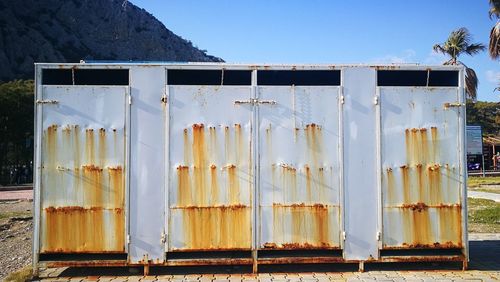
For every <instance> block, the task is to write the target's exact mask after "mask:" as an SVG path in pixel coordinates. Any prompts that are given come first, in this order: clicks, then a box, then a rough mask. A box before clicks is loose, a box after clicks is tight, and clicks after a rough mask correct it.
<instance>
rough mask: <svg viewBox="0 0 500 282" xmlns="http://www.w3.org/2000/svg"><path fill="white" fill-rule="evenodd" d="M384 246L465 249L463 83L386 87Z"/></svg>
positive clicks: (383, 98)
mask: <svg viewBox="0 0 500 282" xmlns="http://www.w3.org/2000/svg"><path fill="white" fill-rule="evenodd" d="M380 93H381V135H382V136H381V146H382V150H381V152H382V154H381V155H382V171H381V173H382V194H383V215H382V217H383V225H384V228H383V246H382V247H383V248H462V247H463V242H462V232H463V231H462V221H463V218H462V215H461V213H462V207H461V205H462V197H461V189H460V187H461V186H460V185H461V184H460V182H461V178H460V171H459V170H460V154H461V153H462V152H461V150H462V146H460V144H459V127H458V117H459V114H458V109H457V108H450V107H446V106H445V104H446V103H456V102H457V99H458V88H451V87H449V88H418V87H412V88H408V87H405V88H398V87H387V88H385V87H384V88H381V90H380Z"/></svg>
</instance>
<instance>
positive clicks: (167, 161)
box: [162, 69, 170, 262]
mask: <svg viewBox="0 0 500 282" xmlns="http://www.w3.org/2000/svg"><path fill="white" fill-rule="evenodd" d="M165 82H166V83H165V84H166V85H165V93H164V96H163V97H162V103H163V107H164V108H163V109H164V112H163V124H164V130H165V134H164V138H165V140H164V144H165V145H164V148H165V160H164V164H165V180H164V181H165V183H164V187H163V193H164V199H165V200H164V202H165V210H164V213H165V220H164V227H163V238H162V240H163V241H164V242H163V248H164V251H163V253H164V255H163V261H164V262H166V261H167V259H168V257H167V251H168V244H169V238H170V237H169V235H170V182H169V181H170V103H169V102H170V93H169V92H170V91H169V90H170V86H169V85H168V69H165Z"/></svg>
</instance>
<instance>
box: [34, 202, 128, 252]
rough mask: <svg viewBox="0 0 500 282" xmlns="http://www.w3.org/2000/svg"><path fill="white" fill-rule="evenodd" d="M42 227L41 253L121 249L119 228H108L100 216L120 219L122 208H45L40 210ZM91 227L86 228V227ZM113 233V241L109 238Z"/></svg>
mask: <svg viewBox="0 0 500 282" xmlns="http://www.w3.org/2000/svg"><path fill="white" fill-rule="evenodd" d="M44 215H45V230H46V232H47V234H46V236H45V237H44V238H45V241H44V244H43V250H42V251H43V252H59V253H70V252H123V251H124V246H125V245H124V236H123V233H124V232H123V229H122V230H112V229H110V228H108V226H107V225H106V222H105V221H104V217H107V218H110V219H111V220H112V221H113V222H123V220H124V218H123V211H122V209H118V208H115V209H105V208H102V207H91V208H83V207H79V206H78V207H58V208H55V207H48V208H45V209H44ZM90 226H91V227H92V228H89V227H90ZM110 232H112V233H113V234H114V236H113V240H103V239H104V238H109V236H110V235H111V234H110Z"/></svg>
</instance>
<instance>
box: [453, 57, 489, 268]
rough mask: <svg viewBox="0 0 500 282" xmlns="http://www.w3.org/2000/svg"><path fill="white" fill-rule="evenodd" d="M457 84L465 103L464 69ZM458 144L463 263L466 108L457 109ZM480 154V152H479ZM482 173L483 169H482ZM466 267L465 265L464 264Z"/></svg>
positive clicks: (466, 242) (466, 252) (466, 250)
mask: <svg viewBox="0 0 500 282" xmlns="http://www.w3.org/2000/svg"><path fill="white" fill-rule="evenodd" d="M459 75H460V77H459V84H458V89H457V100H458V102H459V103H460V104H464V105H465V103H466V98H465V68H464V67H462V69H461V70H460V72H459ZM457 110H458V144H459V152H458V153H459V164H460V175H461V177H460V191H461V192H462V193H461V194H462V236H463V237H462V242H463V244H464V250H463V252H464V255H465V262H467V261H469V238H468V234H467V232H468V229H467V228H468V227H467V148H466V144H465V140H466V135H465V134H466V132H465V124H466V123H465V121H466V107H458V108H457ZM481 153H482V152H481ZM483 171H484V167H483ZM464 267H467V264H466V263H465V264H464Z"/></svg>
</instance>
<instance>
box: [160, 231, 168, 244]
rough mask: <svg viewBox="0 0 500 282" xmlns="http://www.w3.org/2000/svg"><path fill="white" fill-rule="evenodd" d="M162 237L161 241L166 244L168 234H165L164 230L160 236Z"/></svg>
mask: <svg viewBox="0 0 500 282" xmlns="http://www.w3.org/2000/svg"><path fill="white" fill-rule="evenodd" d="M160 238H161V239H160V242H161V243H162V244H165V242H167V234H165V231H162V232H161V237H160Z"/></svg>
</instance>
